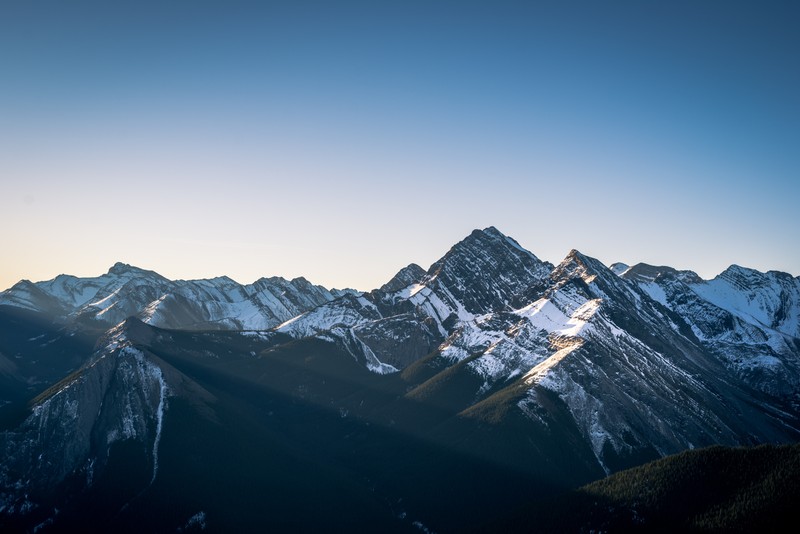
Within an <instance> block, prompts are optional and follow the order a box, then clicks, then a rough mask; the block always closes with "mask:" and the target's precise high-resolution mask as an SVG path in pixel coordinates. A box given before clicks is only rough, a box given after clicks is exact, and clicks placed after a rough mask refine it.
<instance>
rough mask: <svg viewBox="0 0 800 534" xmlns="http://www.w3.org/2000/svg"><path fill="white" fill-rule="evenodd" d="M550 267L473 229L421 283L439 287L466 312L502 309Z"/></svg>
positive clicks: (490, 232)
mask: <svg viewBox="0 0 800 534" xmlns="http://www.w3.org/2000/svg"><path fill="white" fill-rule="evenodd" d="M552 267H553V266H552V265H550V264H549V263H546V262H543V261H541V260H540V259H539V258H537V257H536V256H534V255H533V254H532V253H531V252H529V251H527V250H525V249H524V248H522V247H521V246H520V245H519V243H517V242H516V241H515V240H514V239H512V238H510V237H508V236H506V235H505V234H503V233H502V232H500V231H499V230H497V228H495V227H493V226H490V227H488V228H485V229H483V230H473V231H472V233H470V234H469V235H468V236H467V237H466V238H464V239H462V240H461V241H459V242H458V243H456V244H455V245H454V246H453V247H452V248H451V249H450V250H449V251H448V252H447V254H445V255H444V256H443V257H442V258H441V259H439V260H438V261H437V262H436V263H434V264H433V265H432V266H431V268H430V269H429V270H428V275H427V277H426V278H425V280H424V281H423V283H425V284H429V283H432V282H436V283H438V284H442V285H443V286H444V287H445V288H446V290H447V291H446V292H447V293H449V297H448V298H450V297H452V298H454V299H455V300H457V301H459V302H460V303H461V305H463V306H464V308H465V309H466V310H467V311H468V312H470V313H485V312H486V311H488V310H492V309H498V308H502V307H503V306H507V305H508V304H509V303H510V302H512V301H513V300H514V297H515V296H517V295H518V294H519V293H520V291H525V290H527V289H528V288H530V287H531V286H534V285H536V284H538V283H539V282H540V281H541V280H543V279H545V278H546V277H547V275H548V274H549V273H550V270H551V269H552Z"/></svg>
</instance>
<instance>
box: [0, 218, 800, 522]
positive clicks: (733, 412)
mask: <svg viewBox="0 0 800 534" xmlns="http://www.w3.org/2000/svg"><path fill="white" fill-rule="evenodd" d="M0 333H1V334H2V337H0V425H2V426H1V427H0V430H2V434H0V447H1V448H2V450H3V460H2V462H0V525H6V527H7V528H9V529H19V530H23V531H24V530H26V529H34V528H37V527H38V528H39V529H40V530H42V529H43V530H42V531H47V530H48V529H49V530H51V531H60V530H69V529H70V528H81V529H83V530H93V529H94V530H98V531H107V530H109V529H112V528H113V529H114V530H123V531H124V530H131V531H134V530H136V531H140V530H142V529H146V530H151V531H175V530H177V529H181V530H182V531H191V530H200V529H208V530H213V531H223V530H226V531H227V530H232V529H235V530H240V531H242V530H244V531H249V530H253V531H255V530H259V531H260V530H263V527H264V525H270V526H274V527H275V528H279V529H287V530H288V529H289V528H292V529H294V528H297V527H298V526H299V527H301V528H308V529H312V528H313V529H316V528H326V529H329V528H334V527H342V528H357V527H358V528H362V529H363V528H364V527H365V526H370V527H374V528H376V529H377V528H380V529H381V530H389V531H403V532H405V531H408V532H413V531H419V530H423V531H424V530H430V531H454V530H458V531H463V530H470V529H474V530H480V529H486V530H493V529H494V527H495V526H496V525H499V524H504V523H503V521H504V520H507V517H508V516H509V514H517V515H515V517H517V516H519V514H518V512H517V511H518V510H520V509H524V507H525V506H527V504H528V503H530V502H534V501H537V500H540V499H541V498H542V496H547V495H553V494H557V493H559V492H567V491H571V490H572V489H574V488H576V487H578V486H581V485H583V484H586V483H589V482H592V481H595V480H598V479H602V478H603V477H605V476H607V475H609V474H612V473H616V472H619V471H621V470H624V469H627V468H631V467H634V466H639V465H641V464H644V463H646V462H649V461H653V460H657V459H659V458H662V457H665V456H668V455H672V454H675V453H680V452H681V451H686V450H690V449H697V448H702V447H707V446H712V445H725V446H743V445H748V446H752V445H759V444H765V443H794V442H797V441H798V438H799V437H800V278H798V277H792V276H791V275H789V274H786V273H780V272H775V271H770V272H768V273H761V272H758V271H755V270H752V269H747V268H743V267H739V266H736V265H734V266H731V267H729V268H728V269H726V270H725V271H724V272H723V273H721V274H720V275H719V276H717V277H716V278H714V279H713V280H703V279H701V278H700V277H699V276H698V275H697V274H695V273H693V272H691V271H679V270H676V269H673V268H670V267H658V266H651V265H646V264H641V263H640V264H637V265H634V266H628V265H624V264H619V263H617V264H613V265H611V266H606V265H604V264H603V263H601V262H600V261H598V260H596V259H594V258H591V257H588V256H586V255H584V254H582V253H580V252H578V251H576V250H573V251H571V252H570V253H569V254H568V255H567V257H566V258H564V260H563V261H562V262H561V263H559V264H558V265H552V264H550V263H548V262H545V261H542V260H540V259H539V258H537V257H536V256H535V255H534V254H532V253H531V252H529V251H528V250H526V249H524V248H523V247H522V246H520V244H519V243H517V242H516V241H515V240H514V239H512V238H510V237H508V236H506V235H504V234H503V233H501V232H500V231H498V230H497V229H495V228H493V227H490V228H486V229H483V230H475V231H473V232H472V233H471V234H470V235H469V236H467V237H466V238H465V239H463V240H462V241H460V242H459V243H457V244H455V245H454V246H453V247H452V248H451V249H450V250H449V251H447V253H445V254H444V255H443V256H442V258H441V259H439V260H438V261H436V262H435V263H434V264H433V265H431V266H430V268H429V269H427V270H425V269H423V268H422V267H420V266H418V265H415V264H411V265H408V266H407V267H404V268H403V269H401V270H400V271H399V272H398V273H397V275H395V276H394V277H393V278H392V279H391V280H389V281H388V282H387V283H386V284H384V285H383V286H381V287H380V288H377V289H375V290H373V291H369V292H358V291H354V290H335V289H326V288H323V287H321V286H316V285H313V284H311V283H310V282H308V281H307V280H305V279H302V278H299V279H294V280H291V281H289V280H285V279H282V278H265V279H261V280H259V281H257V282H255V283H253V284H251V285H240V284H238V283H236V282H234V281H233V280H231V279H229V278H225V277H222V278H215V279H210V280H193V281H171V280H168V279H166V278H164V277H162V276H160V275H158V274H157V273H154V272H152V271H146V270H142V269H138V268H136V267H132V266H129V265H124V264H116V265H114V266H113V267H112V268H111V269H110V270H109V272H108V273H106V274H104V275H102V276H99V277H96V278H76V277H72V276H66V275H61V276H58V277H56V278H55V279H53V280H50V281H46V282H38V283H32V282H29V281H21V282H19V283H17V284H16V285H14V286H13V287H12V288H10V289H8V290H6V291H4V292H2V293H0ZM541 513H544V512H541ZM523 516H524V514H523V515H522V516H519V517H523ZM542 524H544V523H542Z"/></svg>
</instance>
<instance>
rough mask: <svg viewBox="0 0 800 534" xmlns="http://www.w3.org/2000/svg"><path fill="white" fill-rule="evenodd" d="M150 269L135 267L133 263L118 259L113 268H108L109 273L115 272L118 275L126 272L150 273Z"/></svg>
mask: <svg viewBox="0 0 800 534" xmlns="http://www.w3.org/2000/svg"><path fill="white" fill-rule="evenodd" d="M149 272H150V271H145V270H144V269H140V268H139V267H135V266H133V265H129V264H127V263H123V262H121V261H118V262H117V263H115V264H114V265H112V266H111V268H110V269H109V270H108V274H113V275H116V276H120V275H124V274H144V273H149Z"/></svg>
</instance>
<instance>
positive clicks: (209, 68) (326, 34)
mask: <svg viewBox="0 0 800 534" xmlns="http://www.w3.org/2000/svg"><path fill="white" fill-rule="evenodd" d="M799 5H800V4H798V3H797V2H755V1H753V2H731V1H724V2H723V1H702V0H692V1H687V2H678V1H669V2H655V1H645V0H641V1H629V2H597V1H590V2H570V1H548V2H503V1H485V2H475V1H468V0H461V1H454V2H436V1H418V2H417V1H402V2H400V1H391V2H390V1H386V2H382V1H376V2H305V1H298V0H293V1H286V2H267V1H263V2H256V1H252V2H240V1H231V0H225V1H222V0H219V1H198V0H192V1H185V2H179V1H170V2H164V1H143V0H137V1H130V2H107V1H96V2H82V1H70V2H64V1H62V0H52V1H46V0H4V1H3V2H2V3H0V228H2V230H1V231H0V289H2V288H5V287H9V286H11V285H12V284H13V283H15V282H16V281H17V280H19V279H21V278H28V279H31V280H43V279H48V278H52V277H53V276H55V275H57V274H59V273H70V274H76V275H79V276H94V275H98V274H101V273H103V272H105V271H106V270H107V269H108V268H109V267H110V266H111V265H112V264H113V263H114V262H116V261H124V262H127V263H131V264H134V265H138V266H140V267H144V268H148V269H153V270H156V271H158V272H160V273H161V274H163V275H165V276H168V277H170V278H200V277H211V276H216V275H222V274H227V275H229V276H231V277H232V278H234V279H235V280H237V281H239V282H242V283H249V282H252V281H253V280H255V279H257V278H259V277H262V276H271V275H281V276H285V277H295V276H301V275H302V276H305V277H306V278H308V279H309V280H311V281H313V282H315V283H321V284H323V285H326V286H335V287H344V286H348V287H355V288H358V289H370V288H373V287H376V286H379V285H381V284H382V283H384V282H385V281H387V280H388V279H389V278H390V277H391V276H392V275H393V274H394V273H395V272H396V271H397V270H398V269H399V268H401V267H403V266H404V265H406V264H407V263H409V262H412V261H413V262H417V263H419V264H420V265H422V266H423V267H425V268H427V267H428V266H429V265H430V264H431V263H432V262H433V261H435V260H436V259H438V258H439V257H440V256H441V255H442V254H444V253H445V252H446V251H447V249H448V248H449V247H450V246H451V245H452V244H454V243H455V242H456V241H458V240H459V239H461V238H463V237H464V236H466V235H467V234H468V233H469V232H470V231H471V230H472V229H473V228H482V227H486V226H489V225H494V226H496V227H498V228H499V229H500V230H501V231H503V232H505V233H506V234H508V235H511V236H512V237H514V238H516V239H517V240H518V241H519V242H520V244H522V245H523V246H524V247H526V248H528V249H529V250H531V251H532V252H534V253H535V254H536V255H537V256H539V257H540V258H542V259H546V260H549V261H552V262H554V263H557V262H558V261H560V260H561V259H562V258H563V257H564V256H565V255H566V254H567V253H568V251H569V250H570V249H572V248H577V249H579V250H581V251H582V252H584V253H586V254H588V255H590V256H594V257H596V258H598V259H600V260H602V261H604V262H606V263H611V262H614V261H624V262H627V263H635V262H638V261H645V262H648V263H654V264H669V265H672V266H675V267H677V268H683V269H693V270H695V271H697V272H698V273H699V274H700V275H701V276H703V277H706V278H709V277H713V276H714V275H716V274H717V273H719V272H720V271H722V270H723V269H724V268H726V267H727V266H728V265H730V264H732V263H737V264H740V265H744V266H748V267H753V268H757V269H759V270H769V269H776V270H782V271H788V272H790V273H792V274H793V275H795V276H796V275H800V218H799V217H798V207H799V206H800V202H798V201H800V173H799V172H798V171H800V32H799V31H798V30H797V28H798V27H800V8H798V7H794V6H799Z"/></svg>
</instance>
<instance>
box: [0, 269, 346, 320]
mask: <svg viewBox="0 0 800 534" xmlns="http://www.w3.org/2000/svg"><path fill="white" fill-rule="evenodd" d="M345 293H352V291H350V290H346V291H340V290H336V289H333V290H328V289H325V288H324V287H322V286H317V285H313V284H311V283H310V282H309V281H308V280H306V279H305V278H295V279H294V280H285V279H283V278H280V277H272V278H262V279H260V280H257V281H256V282H254V283H253V284H249V285H241V284H238V283H237V282H234V281H233V280H231V279H230V278H227V277H219V278H213V279H209V280H176V281H173V280H168V279H166V278H164V277H163V276H161V275H159V274H158V273H155V272H153V271H147V270H144V269H139V268H137V267H133V266H131V265H126V264H123V263H117V264H115V265H114V266H113V267H111V269H110V270H109V271H108V273H106V274H104V275H102V276H99V277H96V278H77V277H74V276H69V275H59V276H57V277H56V278H54V279H52V280H48V281H46V282H38V283H32V282H29V281H27V280H23V281H21V282H19V283H17V284H15V285H14V286H13V287H11V288H10V289H8V290H6V291H4V292H2V293H0V305H3V304H5V305H10V306H16V307H22V308H26V309H30V310H35V311H41V312H46V313H48V314H50V315H52V316H54V317H58V318H61V319H64V320H67V321H70V322H77V323H80V324H82V325H85V326H92V325H93V326H97V327H105V328H109V327H111V326H114V325H116V324H118V323H120V322H121V321H124V320H125V319H126V318H127V317H131V316H135V317H139V318H140V319H142V320H143V321H145V322H147V323H149V324H153V325H156V326H161V327H164V328H181V329H194V330H204V329H213V328H223V329H239V330H265V329H268V328H271V327H273V326H275V325H277V324H280V323H281V322H283V321H286V320H287V319H290V318H292V317H294V316H296V315H298V314H299V313H302V312H304V311H306V310H309V309H312V308H314V307H316V306H318V305H320V304H322V303H325V302H329V301H331V300H334V299H335V298H336V297H338V296H341V295H343V294H345Z"/></svg>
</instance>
